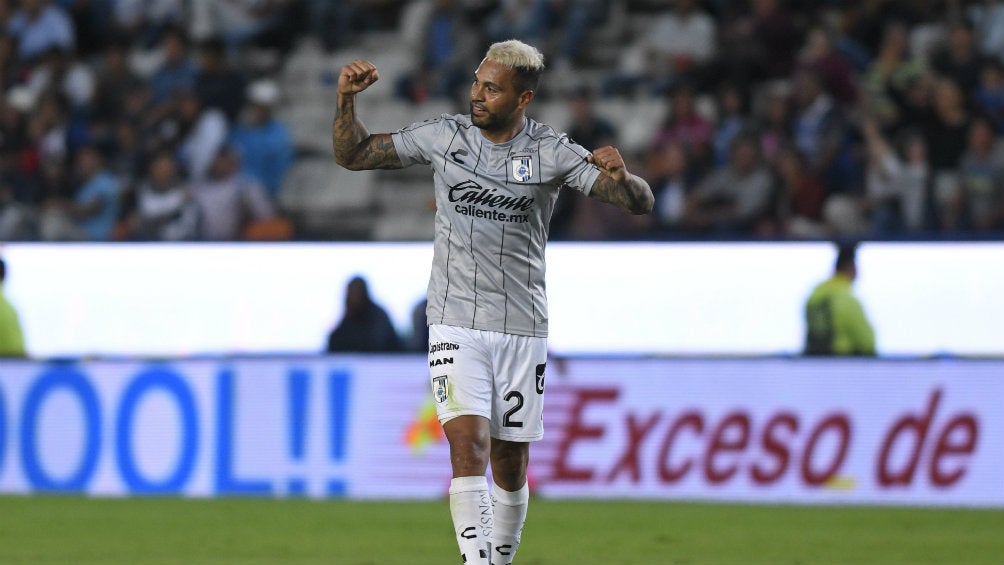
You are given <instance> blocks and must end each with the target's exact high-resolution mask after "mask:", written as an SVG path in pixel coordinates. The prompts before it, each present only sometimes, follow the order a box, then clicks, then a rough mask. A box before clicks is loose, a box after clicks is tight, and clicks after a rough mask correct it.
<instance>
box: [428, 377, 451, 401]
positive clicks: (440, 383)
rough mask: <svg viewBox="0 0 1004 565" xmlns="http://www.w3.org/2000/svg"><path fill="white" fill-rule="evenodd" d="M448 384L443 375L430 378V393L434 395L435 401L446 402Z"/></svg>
mask: <svg viewBox="0 0 1004 565" xmlns="http://www.w3.org/2000/svg"><path fill="white" fill-rule="evenodd" d="M448 386H449V385H448V384H447V381H446V376H445V375H444V376H442V377H435V378H434V379H432V394H433V395H434V396H435V397H436V402H438V403H440V404H442V403H444V402H446V399H447V397H448V396H449V393H450V391H449V389H448V388H447V387H448Z"/></svg>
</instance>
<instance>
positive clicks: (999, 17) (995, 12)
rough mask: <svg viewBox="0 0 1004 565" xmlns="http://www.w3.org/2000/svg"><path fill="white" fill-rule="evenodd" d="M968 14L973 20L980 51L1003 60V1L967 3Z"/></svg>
mask: <svg viewBox="0 0 1004 565" xmlns="http://www.w3.org/2000/svg"><path fill="white" fill-rule="evenodd" d="M968 15H969V18H970V20H971V21H973V22H975V31H976V35H977V38H978V41H979V46H980V51H981V52H982V53H984V54H986V55H988V56H991V57H995V58H996V59H997V60H998V61H1004V2H1001V1H1000V0H982V1H981V2H973V3H971V4H970V5H969V14H968Z"/></svg>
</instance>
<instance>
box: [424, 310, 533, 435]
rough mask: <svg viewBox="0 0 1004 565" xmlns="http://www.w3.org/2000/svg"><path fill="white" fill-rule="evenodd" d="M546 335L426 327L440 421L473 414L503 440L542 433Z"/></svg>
mask: <svg viewBox="0 0 1004 565" xmlns="http://www.w3.org/2000/svg"><path fill="white" fill-rule="evenodd" d="M546 363H547V339H546V338H543V337H529V336H521V335H510V334H504V333H500V332H490V331H484V330H472V329H468V328H459V327H456V326H445V325H438V324H436V325H432V326H430V327H429V377H430V378H431V380H432V393H433V396H434V397H435V399H436V414H437V415H438V416H439V421H440V422H441V423H444V424H445V423H446V422H448V421H450V420H452V419H453V418H456V417H457V416H464V415H477V416H483V417H485V418H488V420H489V421H490V422H491V424H490V429H491V436H492V437H494V438H498V439H503V440H507V441H520V442H527V441H538V440H540V439H541V438H542V437H544V423H543V421H542V417H543V411H544V368H545V365H546Z"/></svg>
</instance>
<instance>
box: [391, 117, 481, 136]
mask: <svg viewBox="0 0 1004 565" xmlns="http://www.w3.org/2000/svg"><path fill="white" fill-rule="evenodd" d="M472 125H473V124H471V118H470V116H466V115H464V114H446V113H443V114H440V115H438V116H434V117H430V118H427V119H425V120H422V121H420V122H415V123H413V124H410V125H407V126H405V127H403V128H401V131H407V132H418V131H421V130H437V131H439V130H442V129H444V128H446V129H450V130H458V129H461V130H467V129H470V128H471V127H472Z"/></svg>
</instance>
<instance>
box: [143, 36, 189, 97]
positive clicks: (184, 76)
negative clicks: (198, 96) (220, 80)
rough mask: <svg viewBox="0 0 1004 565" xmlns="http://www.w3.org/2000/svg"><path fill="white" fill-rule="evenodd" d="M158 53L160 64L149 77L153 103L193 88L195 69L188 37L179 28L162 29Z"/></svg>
mask: <svg viewBox="0 0 1004 565" xmlns="http://www.w3.org/2000/svg"><path fill="white" fill-rule="evenodd" d="M159 55H160V57H161V62H160V65H159V66H158V67H157V68H156V70H155V71H154V72H153V75H152V76H151V77H150V79H149V85H150V92H151V94H152V95H153V103H154V104H156V105H161V104H164V103H167V102H169V100H170V99H171V98H172V97H173V96H174V95H175V94H177V93H178V92H185V91H192V90H195V83H196V75H197V70H196V67H195V63H194V62H192V58H191V55H190V54H189V43H188V37H186V36H185V34H184V32H182V31H181V29H180V28H169V29H167V30H164V33H163V34H162V35H161V39H160V43H159Z"/></svg>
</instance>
